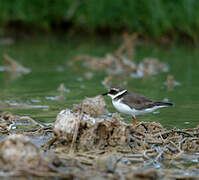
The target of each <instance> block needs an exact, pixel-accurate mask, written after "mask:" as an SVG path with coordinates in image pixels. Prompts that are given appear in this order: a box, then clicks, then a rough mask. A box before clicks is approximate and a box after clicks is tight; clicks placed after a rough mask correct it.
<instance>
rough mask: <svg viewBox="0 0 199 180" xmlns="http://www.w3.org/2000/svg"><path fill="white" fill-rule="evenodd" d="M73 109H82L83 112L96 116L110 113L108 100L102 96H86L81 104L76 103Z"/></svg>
mask: <svg viewBox="0 0 199 180" xmlns="http://www.w3.org/2000/svg"><path fill="white" fill-rule="evenodd" d="M72 111H73V112H78V111H82V112H83V113H85V114H89V115H90V116H92V117H94V118H95V117H98V116H100V115H104V114H107V113H108V110H107V108H106V102H105V101H104V98H103V97H102V96H96V97H94V98H85V99H84V100H83V101H82V103H81V104H74V105H73V109H72Z"/></svg>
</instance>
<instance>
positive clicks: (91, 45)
mask: <svg viewBox="0 0 199 180" xmlns="http://www.w3.org/2000/svg"><path fill="white" fill-rule="evenodd" d="M115 47H116V44H115V43H113V44H111V42H107V41H102V40H96V39H93V40H91V39H90V40H86V41H85V40H84V39H82V40H77V39H70V40H69V39H67V38H62V39H61V40H60V39H56V38H51V39H44V38H42V39H36V40H28V41H21V42H17V43H16V44H14V45H12V46H0V59H1V60H2V58H3V55H4V54H8V55H10V56H11V57H13V58H16V59H18V60H19V62H20V63H21V64H23V65H24V66H25V67H27V68H30V69H31V72H30V73H29V74H25V75H22V76H20V77H18V78H16V79H14V80H13V81H8V76H9V73H8V72H3V71H1V72H0V74H1V76H0V91H1V94H0V110H1V111H11V112H12V113H15V114H18V115H27V116H30V117H32V118H33V119H35V120H37V121H40V122H54V121H55V117H56V115H57V113H58V112H59V111H60V110H62V109H64V108H66V107H67V108H71V107H72V104H74V103H79V102H80V101H81V100H82V99H84V98H85V97H86V96H87V97H92V96H96V95H98V94H101V93H103V92H104V90H105V89H104V87H103V85H102V81H103V80H104V78H105V77H106V76H107V75H106V72H103V71H97V72H94V71H92V72H90V73H88V69H86V68H85V67H84V68H83V67H82V68H81V71H75V70H74V69H73V68H72V67H71V66H70V60H71V59H72V57H74V56H76V55H78V54H91V55H97V56H104V54H105V53H107V52H113V50H115ZM144 57H155V58H158V59H159V60H160V61H162V62H167V63H168V65H169V67H170V72H168V73H161V74H158V75H155V76H152V77H148V78H146V79H132V78H126V79H125V82H126V81H127V82H128V83H127V85H126V87H127V88H128V89H129V90H130V91H135V92H137V93H140V94H143V95H145V96H147V97H149V98H152V99H154V100H163V99H168V100H169V101H171V102H174V103H175V104H176V106H175V107H170V108H164V109H161V110H160V111H159V112H160V113H156V114H147V115H144V116H138V117H137V119H138V121H156V122H160V123H161V124H163V125H164V126H166V127H174V126H175V127H183V128H186V127H187V128H188V127H195V126H196V125H197V124H198V116H199V112H198V108H199V103H198V102H199V96H198V91H199V81H198V76H199V71H198V68H199V63H198V62H199V61H198V57H199V51H198V50H197V48H195V49H191V48H188V47H187V48H185V47H178V48H177V47H171V48H164V47H158V46H155V45H151V46H148V45H142V46H138V47H137V48H136V56H135V59H137V60H138V61H139V60H140V59H143V58H144ZM1 65H3V64H1ZM80 66H81V65H80ZM85 74H86V75H85ZM91 75H92V76H91ZM168 75H171V76H170V77H173V79H174V80H175V81H176V82H180V86H176V87H175V86H174V87H172V89H171V90H170V91H168V89H167V87H166V86H165V85H164V83H165V82H167V83H169V82H168ZM87 76H88V77H87ZM12 79H13V78H12ZM121 81H124V80H119V79H114V83H117V82H118V83H120V84H122V83H121ZM61 83H63V84H64V86H65V87H63V85H62V87H60V84H61ZM58 88H59V90H58ZM61 88H62V91H61V90H60V89H61ZM60 91H61V92H60ZM60 96H61V99H59V98H60ZM6 102H15V103H16V104H15V106H13V104H11V105H10V104H9V103H8V104H7V105H5V103H6ZM106 102H107V103H108V109H109V110H110V111H111V112H115V109H114V108H113V106H112V104H111V101H110V99H108V98H106ZM17 105H19V106H17ZM27 107H28V108H27ZM35 107H36V108H35ZM44 107H46V108H44ZM47 107H48V108H47ZM124 117H125V119H126V120H127V121H128V120H129V118H128V117H126V116H124ZM129 122H130V121H129Z"/></svg>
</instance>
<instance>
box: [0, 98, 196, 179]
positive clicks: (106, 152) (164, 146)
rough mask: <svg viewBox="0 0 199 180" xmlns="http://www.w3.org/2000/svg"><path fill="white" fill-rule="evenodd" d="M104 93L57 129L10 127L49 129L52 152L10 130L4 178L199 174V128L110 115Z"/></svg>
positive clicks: (1, 155)
mask: <svg viewBox="0 0 199 180" xmlns="http://www.w3.org/2000/svg"><path fill="white" fill-rule="evenodd" d="M101 98H102V97H99V96H97V97H94V98H86V99H85V100H83V102H82V103H80V104H79V105H76V107H75V108H74V109H73V110H70V109H65V110H62V111H61V112H60V113H59V114H58V115H57V119H56V122H55V125H54V127H53V132H52V131H51V128H50V129H49V128H48V127H39V128H35V129H29V130H27V129H26V130H23V131H20V130H17V131H14V130H10V131H9V133H13V132H15V133H20V132H21V134H25V133H28V135H31V136H30V137H32V135H33V134H40V135H42V138H44V134H45V136H46V133H47V131H48V133H51V135H53V134H54V137H52V136H51V137H52V139H50V140H49V141H48V142H47V143H46V144H44V145H43V146H42V149H45V150H46V151H48V150H49V149H51V150H50V151H51V152H48V153H44V152H43V151H42V150H41V149H40V148H38V147H37V146H35V145H34V144H33V143H32V142H31V141H30V140H29V139H27V137H24V136H22V135H9V136H8V137H7V138H6V139H4V140H3V141H2V142H1V143H0V168H1V172H0V177H7V176H24V175H28V176H29V175H32V176H33V177H41V178H45V177H46V178H47V177H60V178H66V179H80V180H81V179H82V180H83V179H88V180H90V179H95V178H96V179H109V180H113V179H124V180H126V179H127V180H128V179H129V180H130V179H137V180H141V179H183V178H184V179H187V178H188V179H197V177H198V176H199V170H198V169H199V166H198V159H199V154H198V151H199V127H196V128H193V129H170V130H168V129H165V128H164V127H163V126H162V125H161V124H159V123H156V122H140V123H139V124H138V125H137V126H133V125H132V124H127V123H125V122H123V121H122V119H121V117H120V115H119V114H118V113H114V114H112V115H111V116H110V115H109V116H108V115H105V114H104V113H105V112H106V104H104V102H103V100H102V99H101ZM96 101H97V102H98V101H99V102H100V103H99V102H98V103H96ZM85 102H86V103H85ZM100 104H101V105H100ZM95 106H96V107H95ZM95 108H96V109H95ZM98 108H99V109H98ZM100 108H101V109H100ZM94 109H95V110H94ZM96 112H98V113H96ZM2 117H4V119H6V118H5V117H7V119H9V118H10V119H11V117H12V116H10V115H6V113H5V114H4V116H2ZM52 133H53V134H52ZM2 138H5V135H3V136H2ZM54 153H56V156H55V154H54ZM171 167H172V168H171ZM13 170H14V171H13Z"/></svg>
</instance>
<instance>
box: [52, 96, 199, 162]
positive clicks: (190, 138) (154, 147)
mask: <svg viewBox="0 0 199 180" xmlns="http://www.w3.org/2000/svg"><path fill="white" fill-rule="evenodd" d="M96 98H97V97H94V98H93V99H92V98H89V100H90V101H88V102H87V104H86V105H87V106H86V110H84V109H83V107H84V106H82V109H81V108H79V109H78V108H75V111H71V110H69V109H66V110H63V111H61V113H60V114H58V116H57V120H56V122H55V126H54V133H55V135H56V137H59V136H60V137H61V138H64V139H66V141H67V144H64V147H65V151H70V148H71V143H72V142H73V143H74V144H75V146H74V147H75V151H76V152H85V151H91V150H101V151H117V152H122V153H124V152H125V153H141V154H142V155H143V156H142V158H147V159H150V158H152V157H155V158H157V159H159V158H166V159H172V158H175V157H176V156H180V155H181V154H183V152H196V151H198V150H199V137H198V136H199V135H198V134H199V129H198V128H195V129H191V130H188V129H186V130H178V129H172V130H166V129H165V128H163V127H162V125H161V124H159V123H155V122H140V123H139V124H138V125H137V126H133V125H132V124H127V123H124V122H122V121H121V118H120V116H119V114H118V113H114V114H112V116H111V117H109V116H99V115H98V116H97V117H96V116H95V118H94V117H93V116H94V115H95V114H93V111H92V110H91V111H89V110H90V109H89V108H91V107H93V106H92V105H93V100H95V99H96ZM87 100H88V99H87V98H86V99H85V100H83V103H82V104H84V102H85V101H87ZM96 107H98V108H100V106H96ZM103 107H104V106H102V107H101V108H102V109H103ZM88 109H89V110H88ZM74 134H76V138H75V142H74V139H73V136H74ZM58 139H59V138H58Z"/></svg>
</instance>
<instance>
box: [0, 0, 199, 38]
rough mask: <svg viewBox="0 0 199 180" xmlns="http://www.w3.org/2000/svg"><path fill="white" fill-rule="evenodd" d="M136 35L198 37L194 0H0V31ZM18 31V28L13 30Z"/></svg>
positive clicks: (197, 3) (198, 8)
mask: <svg viewBox="0 0 199 180" xmlns="http://www.w3.org/2000/svg"><path fill="white" fill-rule="evenodd" d="M19 26H20V27H23V29H28V30H33V31H41V30H42V31H54V30H55V29H62V30H64V31H69V30H71V29H73V30H79V29H81V31H83V32H88V33H91V32H92V33H93V32H100V33H101V32H103V33H106V32H109V33H110V32H123V31H128V32H138V33H139V34H140V35H141V37H144V38H145V39H147V38H152V39H159V38H162V37H168V38H169V39H175V38H179V37H180V38H182V37H183V38H184V37H186V38H188V39H191V40H193V41H196V40H197V39H198V37H199V1H198V0H108V1H107V0H57V1H55V0H43V1H42V0H28V1H27V0H0V32H1V34H5V33H6V32H8V31H9V30H11V29H12V28H13V27H19ZM17 29H19V28H17Z"/></svg>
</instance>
